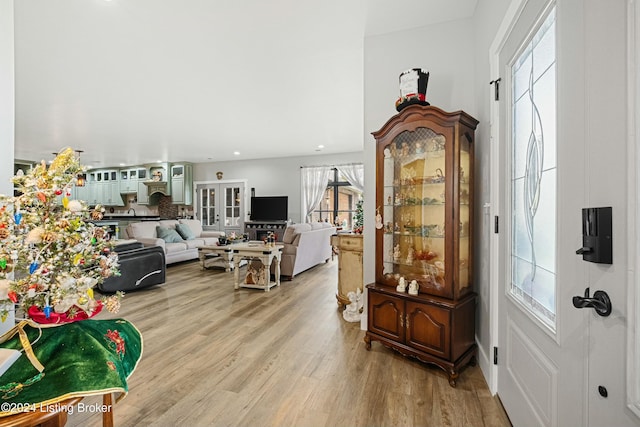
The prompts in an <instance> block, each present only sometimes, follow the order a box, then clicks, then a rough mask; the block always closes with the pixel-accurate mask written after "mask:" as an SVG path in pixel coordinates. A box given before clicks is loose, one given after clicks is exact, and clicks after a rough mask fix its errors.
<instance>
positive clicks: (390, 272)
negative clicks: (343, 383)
mask: <svg viewBox="0 0 640 427" xmlns="http://www.w3.org/2000/svg"><path fill="white" fill-rule="evenodd" d="M477 124H478V121H477V120H476V119H474V118H473V117H471V116H469V115H468V114H466V113H464V112H463V111H457V112H453V113H448V112H445V111H442V110H441V109H439V108H437V107H433V106H421V105H412V106H409V107H406V108H404V109H403V110H402V111H401V112H400V113H398V114H396V115H395V116H393V117H392V118H391V119H389V121H387V123H386V124H385V125H384V126H383V127H382V128H381V129H380V130H379V131H377V132H374V133H373V136H374V137H375V138H376V141H377V148H376V150H377V152H376V170H377V175H376V207H377V218H376V219H377V221H376V222H377V225H376V265H375V270H376V275H375V277H376V281H375V283H371V284H369V285H367V290H368V305H367V308H368V320H367V322H368V327H367V332H366V335H365V342H366V345H367V349H370V348H371V342H372V341H379V342H380V343H382V344H383V345H385V346H387V347H389V348H392V349H394V350H396V351H398V352H400V353H402V354H403V355H406V356H412V357H415V358H417V359H419V360H421V361H423V362H426V363H431V364H435V365H437V366H439V367H440V368H442V369H444V370H445V371H446V372H447V373H448V375H449V384H450V385H451V386H455V385H456V378H457V377H458V375H459V371H460V369H461V368H462V367H464V366H465V365H467V364H468V363H475V359H476V354H477V346H476V344H475V305H476V294H475V293H474V291H473V281H472V279H473V269H472V268H473V256H472V249H473V242H472V237H473V176H474V173H473V150H474V144H473V142H474V131H475V128H476V126H477ZM401 279H404V281H405V282H406V284H407V290H405V291H401V290H398V289H397V286H398V284H399V283H400V282H401ZM414 280H415V283H416V284H417V285H418V293H417V294H411V293H410V292H409V287H410V286H409V283H410V282H412V281H414Z"/></svg>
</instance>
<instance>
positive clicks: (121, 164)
mask: <svg viewBox="0 0 640 427" xmlns="http://www.w3.org/2000/svg"><path fill="white" fill-rule="evenodd" d="M107 1H109V0H107ZM120 166H124V163H120Z"/></svg>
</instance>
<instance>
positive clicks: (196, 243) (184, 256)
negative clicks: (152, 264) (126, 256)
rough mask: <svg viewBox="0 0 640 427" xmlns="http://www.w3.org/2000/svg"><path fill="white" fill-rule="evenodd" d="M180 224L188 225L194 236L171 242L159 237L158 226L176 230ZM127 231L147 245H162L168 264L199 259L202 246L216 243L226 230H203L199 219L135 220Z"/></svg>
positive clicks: (128, 235) (130, 236) (130, 235)
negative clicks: (199, 249)
mask: <svg viewBox="0 0 640 427" xmlns="http://www.w3.org/2000/svg"><path fill="white" fill-rule="evenodd" d="M178 224H185V225H186V226H188V228H189V230H191V232H192V234H193V238H191V239H188V240H182V241H177V242H169V241H165V240H163V239H161V238H159V237H158V233H157V227H164V228H167V229H173V230H175V229H176V225H178ZM125 231H126V235H127V237H128V238H129V239H135V240H137V241H138V242H140V243H142V244H143V245H145V246H160V247H162V249H163V250H164V253H165V259H166V263H167V264H172V263H175V262H180V261H188V260H192V259H197V258H198V248H199V247H200V246H204V245H215V244H216V243H217V242H218V237H220V236H224V232H220V231H205V230H203V229H202V223H201V222H200V221H199V220H197V219H179V220H160V221H140V222H133V223H131V224H129V225H128V226H127V228H126V229H125Z"/></svg>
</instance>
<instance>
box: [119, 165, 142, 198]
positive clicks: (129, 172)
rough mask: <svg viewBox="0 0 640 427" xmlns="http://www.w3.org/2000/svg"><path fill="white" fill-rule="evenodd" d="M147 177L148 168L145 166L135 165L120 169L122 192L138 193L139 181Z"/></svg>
mask: <svg viewBox="0 0 640 427" xmlns="http://www.w3.org/2000/svg"><path fill="white" fill-rule="evenodd" d="M146 179H147V169H146V168H144V167H134V168H129V169H121V170H120V192H121V193H137V192H138V182H139V181H144V180H146Z"/></svg>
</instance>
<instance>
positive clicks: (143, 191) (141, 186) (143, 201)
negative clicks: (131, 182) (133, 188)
mask: <svg viewBox="0 0 640 427" xmlns="http://www.w3.org/2000/svg"><path fill="white" fill-rule="evenodd" d="M138 204H139V205H148V204H149V190H148V189H147V186H146V184H145V181H138Z"/></svg>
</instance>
